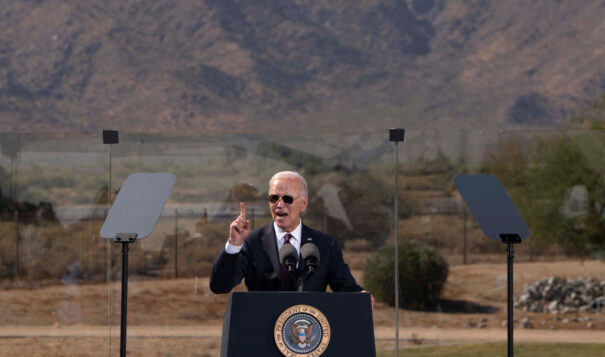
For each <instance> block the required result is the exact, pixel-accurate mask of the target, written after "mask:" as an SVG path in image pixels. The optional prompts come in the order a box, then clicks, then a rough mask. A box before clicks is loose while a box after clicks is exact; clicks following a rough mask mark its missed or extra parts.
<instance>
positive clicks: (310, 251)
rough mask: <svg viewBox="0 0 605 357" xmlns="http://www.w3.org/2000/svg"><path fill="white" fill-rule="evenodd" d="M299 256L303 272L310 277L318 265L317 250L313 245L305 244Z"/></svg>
mask: <svg viewBox="0 0 605 357" xmlns="http://www.w3.org/2000/svg"><path fill="white" fill-rule="evenodd" d="M300 255H301V256H302V261H303V266H304V267H305V271H306V272H307V273H308V274H309V275H308V276H309V277H311V275H313V273H315V268H317V265H319V249H317V246H316V245H315V244H313V243H307V244H304V245H303V246H302V247H301V248H300Z"/></svg>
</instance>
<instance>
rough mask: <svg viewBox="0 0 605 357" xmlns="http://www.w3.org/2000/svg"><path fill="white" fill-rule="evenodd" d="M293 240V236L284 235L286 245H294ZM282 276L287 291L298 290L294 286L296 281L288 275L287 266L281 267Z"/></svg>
mask: <svg viewBox="0 0 605 357" xmlns="http://www.w3.org/2000/svg"><path fill="white" fill-rule="evenodd" d="M291 238H292V235H291V234H290V233H286V234H285V235H284V244H292V243H290V239H291ZM281 274H282V277H283V279H284V285H285V286H286V290H287V291H294V290H296V286H295V285H294V279H293V278H292V277H291V276H290V274H288V271H287V270H286V266H285V265H283V264H282V266H281Z"/></svg>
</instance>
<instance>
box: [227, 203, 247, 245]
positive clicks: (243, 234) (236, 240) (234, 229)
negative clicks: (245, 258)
mask: <svg viewBox="0 0 605 357" xmlns="http://www.w3.org/2000/svg"><path fill="white" fill-rule="evenodd" d="M248 234H250V221H249V220H247V219H246V206H245V205H244V202H240V203H239V216H238V217H237V218H236V219H235V220H234V221H233V222H231V225H230V226H229V243H231V244H233V245H237V246H240V245H242V244H244V241H245V240H246V238H248Z"/></svg>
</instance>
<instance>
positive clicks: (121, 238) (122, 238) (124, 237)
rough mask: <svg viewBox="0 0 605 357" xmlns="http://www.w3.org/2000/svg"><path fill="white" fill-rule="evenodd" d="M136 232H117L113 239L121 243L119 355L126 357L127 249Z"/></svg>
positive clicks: (132, 241)
mask: <svg viewBox="0 0 605 357" xmlns="http://www.w3.org/2000/svg"><path fill="white" fill-rule="evenodd" d="M136 237H137V235H136V234H118V235H117V236H116V238H115V239H114V241H115V242H116V243H122V301H121V305H122V306H121V314H120V357H126V321H127V313H128V249H129V246H128V245H129V244H130V243H134V241H135V239H136Z"/></svg>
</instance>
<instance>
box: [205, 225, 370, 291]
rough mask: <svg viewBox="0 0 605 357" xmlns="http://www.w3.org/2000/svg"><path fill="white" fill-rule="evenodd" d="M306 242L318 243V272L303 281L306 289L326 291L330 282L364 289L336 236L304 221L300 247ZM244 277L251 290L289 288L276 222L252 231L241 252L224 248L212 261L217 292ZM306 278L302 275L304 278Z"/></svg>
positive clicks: (336, 286)
mask: <svg viewBox="0 0 605 357" xmlns="http://www.w3.org/2000/svg"><path fill="white" fill-rule="evenodd" d="M307 242H311V243H314V244H315V245H316V246H317V248H318V250H319V265H318V267H317V269H316V270H315V274H313V275H312V276H311V278H310V279H309V280H307V281H306V282H305V283H304V285H303V290H304V291H326V287H327V285H330V288H331V289H332V291H361V290H363V289H362V288H361V287H360V286H359V285H357V283H356V282H355V279H354V278H353V276H352V275H351V271H350V270H349V266H348V265H347V264H345V262H344V260H343V258H342V252H341V250H340V248H338V245H337V243H336V240H335V239H334V238H333V237H331V236H329V235H327V234H325V233H323V232H320V231H318V230H315V229H312V228H309V227H307V226H305V225H304V224H303V226H302V237H301V243H300V245H301V247H302V246H303V245H304V244H305V243H307ZM298 265H299V272H302V270H303V267H302V265H303V264H300V263H299V264H298ZM242 278H244V279H245V283H246V287H247V288H248V290H249V291H255V290H261V291H278V290H286V289H285V288H284V286H285V285H284V282H283V279H282V276H281V265H280V262H279V255H278V251H277V241H276V239H275V229H274V228H273V223H271V224H269V225H266V226H264V227H261V228H259V229H256V230H254V231H252V232H250V235H249V236H248V238H247V239H246V240H245V241H244V245H243V247H242V250H241V251H240V252H239V253H238V254H228V253H226V252H225V251H224V250H223V251H222V252H221V254H220V255H219V256H218V257H217V258H216V260H215V262H214V264H213V265H212V272H211V273H210V289H211V290H212V291H213V292H214V293H216V294H222V293H228V292H230V291H231V289H233V288H234V287H235V286H237V285H238V284H239V283H240V282H241V281H242ZM306 278H307V277H306V275H303V279H306Z"/></svg>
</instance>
